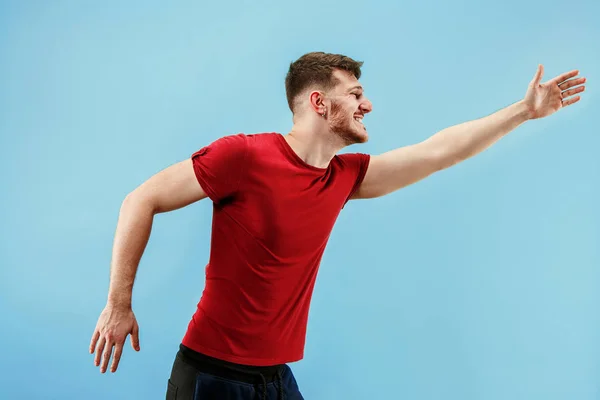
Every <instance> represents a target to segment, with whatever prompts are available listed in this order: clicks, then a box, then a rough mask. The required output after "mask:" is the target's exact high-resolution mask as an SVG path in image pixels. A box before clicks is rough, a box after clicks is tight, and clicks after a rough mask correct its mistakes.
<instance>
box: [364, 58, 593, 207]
mask: <svg viewBox="0 0 600 400" xmlns="http://www.w3.org/2000/svg"><path fill="white" fill-rule="evenodd" d="M578 74H579V71H577V70H575V71H571V72H567V73H564V74H561V75H559V76H557V77H556V78H554V79H551V80H550V81H548V82H546V83H543V84H542V83H540V82H541V79H542V75H543V67H542V66H541V65H540V66H539V67H538V70H537V72H536V74H535V76H534V78H533V79H532V81H531V82H530V84H529V87H528V89H527V92H526V94H525V97H524V98H523V99H522V100H520V101H518V102H516V103H514V104H512V105H510V106H508V107H506V108H504V109H502V110H500V111H497V112H495V113H494V114H491V115H488V116H486V117H484V118H480V119H477V120H473V121H469V122H464V123H462V124H459V125H455V126H452V127H449V128H446V129H444V130H442V131H440V132H438V133H436V134H435V135H433V136H431V137H430V138H428V139H427V140H425V141H423V142H421V143H417V144H415V145H412V146H406V147H402V148H399V149H396V150H392V151H389V152H386V153H383V154H381V155H378V156H373V157H371V161H370V164H369V168H368V170H367V173H366V175H365V178H364V180H363V183H362V184H361V186H360V188H359V189H358V191H357V192H356V194H355V195H354V196H353V198H354V199H359V198H373V197H379V196H383V195H386V194H388V193H391V192H393V191H395V190H398V189H400V188H402V187H405V186H408V185H410V184H412V183H415V182H417V181H419V180H421V179H423V178H426V177H428V176H429V175H431V174H433V173H434V172H437V171H440V170H442V169H445V168H448V167H450V166H452V165H455V164H457V163H459V162H461V161H463V160H466V159H467V158H469V157H472V156H474V155H475V154H478V153H480V152H481V151H483V150H485V149H487V148H488V147H490V146H491V145H492V144H494V143H495V142H496V141H498V140H499V139H500V138H502V137H503V136H504V135H506V134H507V133H509V132H511V131H512V130H514V129H515V128H517V127H518V126H520V125H521V124H523V123H524V122H526V121H528V120H531V119H537V118H543V117H546V116H548V115H551V114H553V113H555V112H556V111H558V110H560V109H561V108H564V107H567V106H569V105H571V104H574V103H576V102H578V101H579V100H580V96H575V97H573V96H574V95H576V94H577V93H581V92H583V90H584V89H585V87H584V86H578V87H575V86H577V85H581V84H583V83H584V82H585V78H577V79H572V78H574V77H575V76H577V75H578Z"/></svg>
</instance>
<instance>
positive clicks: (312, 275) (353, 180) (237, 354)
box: [183, 133, 369, 366]
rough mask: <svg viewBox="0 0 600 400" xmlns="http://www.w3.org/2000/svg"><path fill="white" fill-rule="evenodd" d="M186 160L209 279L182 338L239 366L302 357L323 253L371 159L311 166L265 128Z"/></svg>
mask: <svg viewBox="0 0 600 400" xmlns="http://www.w3.org/2000/svg"><path fill="white" fill-rule="evenodd" d="M192 160H193V165H194V171H195V173H196V177H197V178H198V181H199V183H200V185H201V186H202V188H203V189H204V191H205V192H206V193H207V195H208V196H209V197H210V199H211V200H212V201H213V222H212V236H211V248H210V258H209V262H208V265H207V266H206V285H205V288H204V291H203V293H202V296H201V299H200V302H199V303H198V308H197V310H196V312H195V314H194V316H193V318H192V320H191V321H190V323H189V326H188V329H187V332H186V334H185V336H184V338H183V344H184V345H185V346H187V347H189V348H191V349H193V350H196V351H198V352H200V353H203V354H206V355H208V356H211V357H215V358H219V359H221V360H225V361H229V362H234V363H238V364H246V365H255V366H265V365H275V364H283V363H289V362H294V361H298V360H300V359H302V358H303V356H304V344H305V336H306V325H307V320H308V312H309V306H310V301H311V297H312V293H313V287H314V283H315V279H316V276H317V271H318V269H319V264H320V261H321V257H322V255H323V252H324V250H325V246H326V245H327V241H328V239H329V235H330V233H331V230H332V228H333V225H334V223H335V221H336V219H337V217H338V215H339V213H340V211H341V210H342V208H343V207H344V205H345V204H346V202H347V201H348V199H349V197H350V196H351V195H352V194H353V192H354V191H355V190H356V189H357V188H358V186H359V185H360V183H361V182H362V180H363V178H364V176H365V173H366V171H367V167H368V164H369V156H368V155H367V154H359V153H354V154H343V155H337V156H335V157H334V158H333V159H332V160H331V162H330V164H329V166H328V168H316V167H313V166H310V165H308V164H307V163H305V162H304V161H303V160H302V159H301V158H300V157H298V155H297V154H296V153H295V152H294V151H293V150H292V148H291V147H289V145H288V144H287V142H286V141H285V139H284V137H283V136H282V135H281V134H279V133H261V134H255V135H244V134H239V135H231V136H226V137H223V138H221V139H218V140H216V141H215V142H213V143H212V144H210V145H208V146H206V147H204V148H202V149H200V150H199V151H197V152H196V153H194V154H193V155H192Z"/></svg>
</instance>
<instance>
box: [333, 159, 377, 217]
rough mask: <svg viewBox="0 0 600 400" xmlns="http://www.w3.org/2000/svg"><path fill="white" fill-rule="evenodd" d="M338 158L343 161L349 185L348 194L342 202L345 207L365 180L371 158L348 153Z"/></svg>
mask: <svg viewBox="0 0 600 400" xmlns="http://www.w3.org/2000/svg"><path fill="white" fill-rule="evenodd" d="M340 158H341V159H342V160H343V163H344V167H345V169H346V175H347V176H348V179H349V180H350V183H351V188H350V192H349V193H348V196H347V197H346V200H345V201H344V205H346V203H347V202H348V201H349V200H350V198H351V197H352V196H353V195H354V193H356V191H357V190H358V188H359V187H360V185H361V183H362V182H363V179H365V175H366V173H367V169H368V168H369V161H371V156H370V155H369V154H364V153H348V154H343V155H340Z"/></svg>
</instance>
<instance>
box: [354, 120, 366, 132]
mask: <svg viewBox="0 0 600 400" xmlns="http://www.w3.org/2000/svg"><path fill="white" fill-rule="evenodd" d="M354 120H355V121H356V122H358V123H359V124H360V125H361V126H362V127H363V128H365V124H363V117H354ZM365 129H367V128H365Z"/></svg>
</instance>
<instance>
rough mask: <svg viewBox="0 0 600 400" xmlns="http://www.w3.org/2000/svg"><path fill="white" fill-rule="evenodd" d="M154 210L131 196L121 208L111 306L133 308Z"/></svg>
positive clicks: (112, 278)
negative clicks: (137, 273) (137, 274)
mask: <svg viewBox="0 0 600 400" xmlns="http://www.w3.org/2000/svg"><path fill="white" fill-rule="evenodd" d="M153 219H154V210H153V208H152V207H150V206H149V205H148V204H147V203H145V202H144V201H142V200H140V199H139V198H136V197H135V195H130V196H128V197H127V198H126V199H125V201H124V202H123V204H122V206H121V210H120V212H119V220H118V223H117V229H116V233H115V239H114V243H113V253H112V261H111V268H110V286H109V290H108V302H109V303H110V304H112V305H118V306H122V307H131V296H132V290H133V283H134V281H135V275H136V272H137V268H138V265H139V263H140V260H141V258H142V254H143V252H144V250H145V248H146V245H147V244H148V239H149V238H150V232H151V230H152V222H153Z"/></svg>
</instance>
